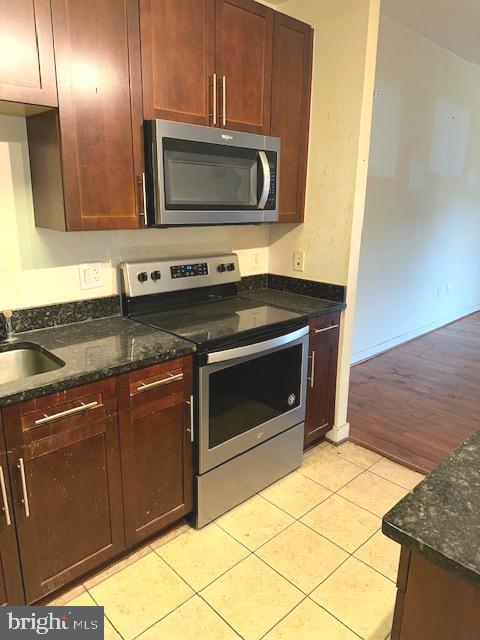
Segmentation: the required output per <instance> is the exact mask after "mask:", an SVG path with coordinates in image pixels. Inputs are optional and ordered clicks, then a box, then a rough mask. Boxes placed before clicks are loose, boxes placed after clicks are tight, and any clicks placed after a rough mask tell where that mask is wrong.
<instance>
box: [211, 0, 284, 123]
mask: <svg viewBox="0 0 480 640" xmlns="http://www.w3.org/2000/svg"><path fill="white" fill-rule="evenodd" d="M273 15H274V12H273V10H272V9H269V8H268V7H265V6H264V5H261V4H258V3H257V2H254V1H253V0H216V10H215V69H216V71H217V73H218V74H219V86H220V88H219V98H220V99H219V113H220V123H221V125H222V126H225V127H226V128H227V129H236V130H239V131H247V132H251V133H259V134H265V135H268V134H269V133H270V103H271V93H272V50H273Z"/></svg>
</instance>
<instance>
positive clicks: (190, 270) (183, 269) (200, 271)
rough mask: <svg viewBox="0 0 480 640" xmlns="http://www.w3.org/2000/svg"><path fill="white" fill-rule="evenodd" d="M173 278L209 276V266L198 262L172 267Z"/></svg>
mask: <svg viewBox="0 0 480 640" xmlns="http://www.w3.org/2000/svg"><path fill="white" fill-rule="evenodd" d="M170 274H171V276H172V278H189V277H191V276H208V264H207V263H206V262H197V263H196V264H178V265H175V266H173V267H170Z"/></svg>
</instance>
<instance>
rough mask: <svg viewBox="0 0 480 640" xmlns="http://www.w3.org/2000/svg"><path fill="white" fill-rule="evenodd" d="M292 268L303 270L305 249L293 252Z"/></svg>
mask: <svg viewBox="0 0 480 640" xmlns="http://www.w3.org/2000/svg"><path fill="white" fill-rule="evenodd" d="M293 270H294V271H305V251H294V252H293Z"/></svg>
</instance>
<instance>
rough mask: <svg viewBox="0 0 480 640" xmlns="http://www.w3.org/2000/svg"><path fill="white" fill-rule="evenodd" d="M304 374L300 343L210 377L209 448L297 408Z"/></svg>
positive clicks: (215, 373)
mask: <svg viewBox="0 0 480 640" xmlns="http://www.w3.org/2000/svg"><path fill="white" fill-rule="evenodd" d="M301 372H302V345H301V344H297V345H295V346H293V347H288V348H284V349H281V350H279V351H274V352H273V353H270V354H267V355H264V356H259V357H256V358H252V359H250V360H248V361H246V362H240V363H238V364H232V365H229V366H228V367H226V368H224V369H221V370H219V371H215V372H214V373H212V374H210V380H209V388H210V398H209V400H210V402H209V413H210V421H209V435H208V439H209V448H210V449H213V448H214V447H217V446H218V445H221V444H223V443H225V442H227V441H228V440H231V439H232V438H235V436H238V435H240V434H242V433H245V432H247V431H249V430H250V429H253V428H255V427H258V426H259V425H261V424H263V423H265V422H268V421H269V420H271V419H273V418H276V417H278V416H280V415H281V414H283V413H286V412H287V411H291V410H292V409H295V408H296V407H298V406H299V404H300V401H301V398H300V395H301V377H302V374H301Z"/></svg>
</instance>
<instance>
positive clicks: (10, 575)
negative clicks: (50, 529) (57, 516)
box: [0, 453, 25, 606]
mask: <svg viewBox="0 0 480 640" xmlns="http://www.w3.org/2000/svg"><path fill="white" fill-rule="evenodd" d="M0 488H1V494H0V500H1V512H0V606H3V605H5V604H10V605H18V604H24V603H25V596H24V594H23V586H22V576H21V572H20V562H19V559H18V549H17V538H16V536H15V519H14V516H13V504H12V495H11V492H10V483H9V482H8V468H7V456H6V454H5V453H2V454H1V455H0Z"/></svg>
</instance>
